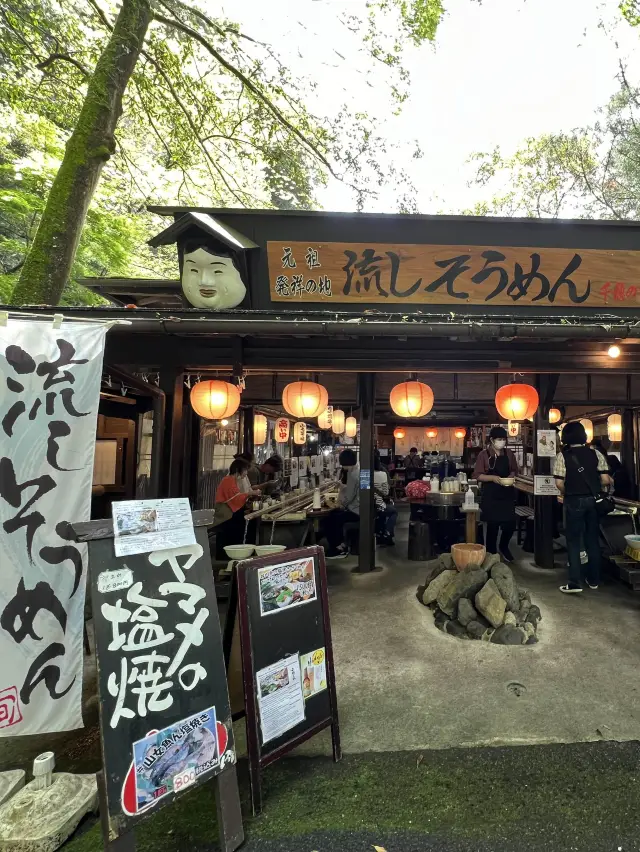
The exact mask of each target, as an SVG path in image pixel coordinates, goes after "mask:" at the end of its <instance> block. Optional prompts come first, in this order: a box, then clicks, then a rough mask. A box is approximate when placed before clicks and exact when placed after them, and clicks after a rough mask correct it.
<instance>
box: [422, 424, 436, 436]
mask: <svg viewBox="0 0 640 852" xmlns="http://www.w3.org/2000/svg"><path fill="white" fill-rule="evenodd" d="M424 434H425V435H426V436H427V438H437V437H438V430H437V429H436V427H435V426H429V428H428V429H425V430H424Z"/></svg>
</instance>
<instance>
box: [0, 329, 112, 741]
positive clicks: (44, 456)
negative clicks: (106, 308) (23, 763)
mask: <svg viewBox="0 0 640 852" xmlns="http://www.w3.org/2000/svg"><path fill="white" fill-rule="evenodd" d="M105 333H106V326H104V325H100V324H97V323H81V322H75V323H74V322H67V321H65V322H63V324H62V325H61V326H60V328H54V327H53V324H52V322H51V321H50V320H49V321H46V320H44V321H39V320H32V321H30V320H12V319H10V320H9V322H8V325H5V326H0V660H1V661H2V662H1V663H0V736H3V735H4V736H21V735H23V734H40V733H48V732H52V731H69V730H72V729H74V728H81V727H82V664H83V646H82V630H83V623H84V592H85V581H86V573H87V572H86V568H87V546H86V545H79V544H76V543H74V541H73V537H72V533H71V530H70V527H69V524H70V523H71V522H76V521H84V520H89V516H90V510H91V479H92V470H93V457H94V444H95V433H96V419H97V414H98V402H99V398H100V379H101V375H102V354H103V350H104V338H105Z"/></svg>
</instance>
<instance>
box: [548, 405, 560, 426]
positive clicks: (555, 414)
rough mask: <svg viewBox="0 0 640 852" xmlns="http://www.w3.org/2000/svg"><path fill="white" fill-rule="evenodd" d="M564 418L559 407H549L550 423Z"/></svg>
mask: <svg viewBox="0 0 640 852" xmlns="http://www.w3.org/2000/svg"><path fill="white" fill-rule="evenodd" d="M561 420H562V412H561V411H560V409H559V408H550V409H549V423H559V422H560V421H561Z"/></svg>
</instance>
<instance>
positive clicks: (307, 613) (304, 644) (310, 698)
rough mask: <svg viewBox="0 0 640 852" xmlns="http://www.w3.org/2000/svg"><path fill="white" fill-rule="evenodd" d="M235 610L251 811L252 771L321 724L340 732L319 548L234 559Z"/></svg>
mask: <svg viewBox="0 0 640 852" xmlns="http://www.w3.org/2000/svg"><path fill="white" fill-rule="evenodd" d="M237 576H238V613H239V616H240V640H241V648H242V668H243V681H244V689H245V707H246V713H247V749H248V753H249V765H250V779H251V792H252V802H253V807H254V812H256V811H258V810H260V807H261V791H260V770H261V768H262V767H263V766H266V765H267V764H269V763H272V762H273V760H275V759H277V758H279V757H281V756H283V755H284V754H286V753H287V752H288V751H290V750H291V749H293V748H296V746H298V745H299V744H300V743H301V742H304V741H305V740H306V739H308V738H309V737H311V736H314V735H315V734H317V733H319V732H320V731H321V730H323V729H324V728H326V727H331V732H332V738H333V749H334V758H335V759H336V760H338V759H339V758H340V755H341V752H340V734H339V725H338V710H337V701H336V690H335V676H334V669H333V648H332V643H331V626H330V620H329V605H328V598H327V578H326V569H325V564H324V551H323V549H322V548H320V547H308V548H301V549H299V550H292V551H286V552H285V553H279V554H276V555H274V556H268V557H264V558H260V559H251V560H247V561H244V562H241V563H240V564H239V565H238V574H237Z"/></svg>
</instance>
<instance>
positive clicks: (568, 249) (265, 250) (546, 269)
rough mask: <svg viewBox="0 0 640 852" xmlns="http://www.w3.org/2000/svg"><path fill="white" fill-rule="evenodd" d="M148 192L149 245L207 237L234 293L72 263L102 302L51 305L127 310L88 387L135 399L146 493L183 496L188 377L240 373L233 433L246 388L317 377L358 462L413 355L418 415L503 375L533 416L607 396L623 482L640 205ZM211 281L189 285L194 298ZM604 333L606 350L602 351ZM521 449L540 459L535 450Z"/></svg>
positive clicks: (474, 397) (632, 464)
mask: <svg viewBox="0 0 640 852" xmlns="http://www.w3.org/2000/svg"><path fill="white" fill-rule="evenodd" d="M152 210H153V212H155V213H159V214H161V215H164V216H166V217H167V224H168V227H167V229H166V230H165V231H163V233H162V234H160V235H158V236H157V237H155V238H154V239H153V240H151V244H152V245H161V244H173V243H175V244H176V245H177V250H178V257H179V264H180V274H181V276H182V278H183V280H184V278H185V276H186V275H187V272H186V271H185V255H186V254H188V253H189V252H190V251H192V250H193V246H194V245H200V244H202V245H205V244H210V245H213V248H212V249H209V250H210V251H211V252H212V253H213V252H217V253H218V254H219V256H220V257H221V258H223V260H221V261H219V263H220V264H222V263H223V262H225V261H224V258H226V257H228V258H230V262H231V263H232V264H233V267H234V269H235V270H236V272H237V274H238V275H239V276H240V278H241V280H242V282H243V283H244V284H245V285H246V292H245V293H244V297H243V298H242V301H241V302H240V303H239V304H237V306H236V307H234V308H226V307H225V308H224V309H218V310H209V309H207V308H206V307H203V306H200V307H193V306H192V305H191V304H190V303H189V301H187V299H186V298H185V295H184V293H183V291H182V290H181V285H180V280H179V279H176V280H171V281H156V280H130V279H126V280H125V279H109V278H103V279H99V280H92V279H87V280H84V281H82V283H83V284H85V285H87V286H89V287H91V288H92V289H93V290H94V291H95V292H98V293H100V294H101V295H103V296H104V297H105V298H107V299H109V301H110V304H109V305H108V306H105V307H98V308H91V309H86V308H69V309H65V313H66V314H68V315H69V316H83V315H91V316H93V317H95V316H101V317H104V318H105V319H106V318H121V319H127V320H130V322H131V324H130V325H128V326H116V327H114V328H113V329H112V330H111V331H110V333H109V335H108V341H107V349H106V354H105V377H108V376H111V379H112V383H115V388H116V390H113V388H111V389H109V388H107V387H105V388H104V391H105V394H106V396H105V398H104V411H105V414H106V415H107V416H108V415H110V414H111V415H113V414H114V413H115V412H116V410H117V411H118V412H121V408H122V406H119V405H118V394H119V388H120V387H121V386H122V385H123V384H124V386H125V388H127V389H128V391H129V394H128V395H129V398H130V399H134V400H136V406H137V407H136V411H138V412H142V411H145V410H148V411H151V410H153V412H154V417H153V430H152V439H149V440H151V441H152V444H153V446H152V449H151V462H150V470H149V471H148V472H147V475H146V485H145V488H146V494H148V495H149V496H151V495H152V494H157V495H158V496H182V495H189V496H191V497H192V499H193V500H194V502H195V501H197V498H198V452H197V447H198V446H199V442H200V437H201V435H200V430H201V426H200V422H199V419H198V418H197V417H196V416H195V415H194V414H193V413H192V411H191V408H190V406H189V402H188V388H187V386H186V385H185V379H186V378H187V377H193V378H196V377H197V376H200V377H201V378H207V377H214V376H219V377H235V378H236V379H240V378H242V377H244V381H245V390H244V392H243V395H242V404H241V411H240V419H239V423H238V430H237V431H238V443H239V445H240V446H243V447H246V446H248V445H250V444H251V435H252V429H251V423H252V412H253V410H254V408H255V407H261V408H264V409H266V410H270V411H277V410H278V407H279V406H280V397H281V392H282V388H283V386H284V385H285V384H286V383H287V382H288V381H292V376H293V377H298V378H299V377H300V375H301V374H308V375H310V376H316V375H319V376H321V377H322V382H323V384H324V385H325V386H326V387H327V389H328V390H329V397H330V402H331V403H332V404H334V405H340V406H341V407H342V408H344V409H347V408H349V407H350V408H352V409H353V410H354V412H356V413H357V416H358V420H359V424H360V454H361V467H362V468H366V467H367V466H368V467H371V466H372V456H373V449H374V441H375V426H376V424H378V429H379V430H380V431H381V434H382V433H384V434H389V432H390V430H391V429H392V428H393V425H394V424H396V423H397V422H398V418H397V417H396V416H395V415H394V414H393V412H392V411H391V408H390V405H389V391H390V389H391V387H392V386H393V385H394V384H396V383H397V382H400V381H403V380H404V379H405V378H406V377H407V376H409V375H411V374H417V375H418V376H419V377H420V378H421V379H422V380H424V381H426V382H427V383H428V384H429V385H430V386H431V388H432V389H433V391H434V395H435V404H434V407H433V411H432V412H431V413H430V415H429V417H427V418H426V419H425V420H424V421H422V422H421V423H419V424H417V425H427V424H429V423H434V422H437V423H438V424H440V425H442V426H471V425H473V424H477V423H492V422H496V416H497V415H496V411H495V407H494V404H493V400H494V396H495V393H496V390H497V389H498V388H499V387H500V386H501V385H502V384H504V383H506V382H509V381H511V380H512V379H513V376H514V375H518V376H519V377H520V378H519V380H520V381H524V382H527V383H531V384H534V385H535V386H536V387H537V389H538V393H539V397H540V407H539V409H538V411H537V413H536V416H535V424H534V425H535V427H536V428H538V429H540V428H545V427H547V428H548V426H549V423H548V412H549V409H550V408H551V407H556V408H558V407H565V408H566V411H567V415H568V416H570V415H573V414H574V413H575V414H578V413H580V412H581V411H596V412H598V413H599V416H602V417H603V418H606V416H607V414H608V413H610V412H614V411H617V412H619V413H620V414H621V416H622V424H623V434H622V442H621V453H622V461H623V463H624V465H625V466H626V468H627V470H628V473H629V476H630V477H631V479H632V482H633V484H634V489H635V492H634V496H635V497H636V498H637V496H638V494H637V482H638V479H639V477H638V452H637V447H638V414H637V411H638V410H639V409H640V311H639V307H640V250H639V247H640V224H639V223H634V222H608V221H607V222H603V221H598V222H595V221H586V220H577V221H554V220H534V219H497V218H477V217H450V216H405V215H377V214H376V215H373V214H351V213H348V214H341V213H322V212H306V211H284V212H282V211H275V210H229V209H223V210H191V209H188V208H181V207H160V208H157V207H156V208H152ZM198 241H200V242H198ZM236 277H237V276H236ZM244 289H245V288H243V290H244ZM215 291H216V288H215V286H213V285H207V287H203V288H201V293H202V294H204V295H203V298H204V299H205V301H206V298H208V296H207V294H212V293H215ZM29 310H38V309H29ZM42 310H43V312H44V310H45V309H42ZM49 310H50V309H49ZM614 343H615V344H617V345H618V346H619V347H620V349H621V354H620V356H619V357H618V358H612V357H610V356H609V354H608V348H609V346H610V345H611V344H614ZM134 374H135V376H134ZM132 377H133V378H132ZM109 397H115V399H114V398H109ZM117 416H119V417H122V416H123V415H122V414H121V413H119V414H118V415H117ZM107 425H108V424H103V426H104V428H106V426H107ZM147 437H149V436H147ZM533 464H534V468H535V472H536V473H539V474H544V473H548V472H549V470H550V459H547V458H538V457H537V456H536V457H535V458H534V462H533ZM131 496H133V495H131ZM361 497H362V500H361V506H362V507H363V509H362V514H361V547H360V569H361V570H369V569H370V568H371V567H372V566H373V564H374V554H373V549H372V548H373V535H372V523H373V521H372V517H373V497H372V492H371V491H370V490H367V491H366V493H364V494H362V495H361ZM553 500H554V498H553V497H542V496H541V497H536V498H535V514H536V548H535V556H536V560H537V562H538V564H540V565H543V566H547V567H550V566H551V565H552V564H553V555H552V550H551V544H552V543H551V538H550V534H549V533H550V527H551V515H552V503H553ZM365 509H366V510H365Z"/></svg>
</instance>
